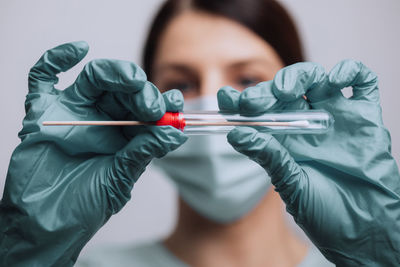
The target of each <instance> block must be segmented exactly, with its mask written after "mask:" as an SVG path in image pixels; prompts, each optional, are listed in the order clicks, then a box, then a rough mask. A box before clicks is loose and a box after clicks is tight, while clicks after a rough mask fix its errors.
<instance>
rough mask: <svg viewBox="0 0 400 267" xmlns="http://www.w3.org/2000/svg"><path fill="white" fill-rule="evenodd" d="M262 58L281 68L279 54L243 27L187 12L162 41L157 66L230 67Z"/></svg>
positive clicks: (204, 14) (227, 20)
mask: <svg viewBox="0 0 400 267" xmlns="http://www.w3.org/2000/svg"><path fill="white" fill-rule="evenodd" d="M248 58H259V59H265V60H269V61H271V63H272V64H274V63H276V64H280V59H279V57H278V55H277V54H276V52H275V50H274V49H273V48H272V47H271V46H270V45H269V44H268V43H267V42H265V41H264V40H263V39H261V38H260V37H259V36H257V35H256V34H255V33H253V32H252V31H250V30H249V29H248V28H246V27H245V26H242V25H241V24H239V23H237V22H235V21H233V20H230V19H227V18H224V17H222V16H216V15H212V14H208V13H205V12H201V11H185V12H183V13H182V14H180V15H178V16H177V17H175V18H174V19H172V21H171V22H170V23H169V25H168V26H167V28H166V30H165V32H164V33H163V35H162V37H161V38H160V43H159V44H158V50H157V53H156V57H155V63H156V64H157V63H176V62H179V63H182V62H185V63H188V64H203V63H207V64H230V63H231V62H235V61H242V60H246V59H248Z"/></svg>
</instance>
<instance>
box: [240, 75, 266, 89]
mask: <svg viewBox="0 0 400 267" xmlns="http://www.w3.org/2000/svg"><path fill="white" fill-rule="evenodd" d="M259 82H261V79H259V78H257V77H250V76H243V77H240V78H239V79H238V80H237V85H239V86H240V87H242V88H247V87H250V86H254V85H256V84H257V83H259Z"/></svg>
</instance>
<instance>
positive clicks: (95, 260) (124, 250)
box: [75, 242, 335, 267]
mask: <svg viewBox="0 0 400 267" xmlns="http://www.w3.org/2000/svg"><path fill="white" fill-rule="evenodd" d="M75 266H77V267H95V266H96V267H104V266H113V267H122V266H124V267H126V266H140V267H159V266H163V267H189V265H187V264H185V263H183V262H182V261H180V260H179V259H178V258H177V257H175V256H174V255H173V254H172V253H170V252H169V251H168V249H167V248H166V247H164V245H163V244H162V243H161V242H154V243H148V244H144V245H136V246H112V247H111V246H107V247H103V248H98V249H95V250H93V251H90V252H88V253H85V254H84V255H81V257H79V258H78V261H77V262H76V264H75ZM331 266H335V265H334V264H333V263H331V262H329V261H328V260H327V259H325V258H324V257H323V256H322V254H321V253H320V252H319V251H318V249H317V248H315V247H314V246H311V247H310V248H309V250H308V253H307V255H306V257H305V258H304V260H303V261H302V262H301V263H300V264H299V265H298V267H331Z"/></svg>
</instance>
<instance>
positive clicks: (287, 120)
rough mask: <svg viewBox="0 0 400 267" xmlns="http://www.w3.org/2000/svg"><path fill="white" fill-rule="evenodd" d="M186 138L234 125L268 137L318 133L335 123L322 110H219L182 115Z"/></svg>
mask: <svg viewBox="0 0 400 267" xmlns="http://www.w3.org/2000/svg"><path fill="white" fill-rule="evenodd" d="M181 116H182V117H183V120H184V122H185V126H184V128H183V132H184V133H185V134H188V135H207V134H225V133H228V132H229V131H231V130H232V129H233V128H234V127H237V126H251V127H255V128H257V130H258V131H260V132H268V133H271V134H321V133H325V132H327V131H328V130H329V128H330V127H331V126H332V124H333V123H334V119H333V117H332V116H331V115H330V114H329V113H328V112H326V111H324V110H304V111H274V112H267V113H263V114H260V115H257V116H246V115H241V114H232V113H223V112H218V111H185V112H184V113H181Z"/></svg>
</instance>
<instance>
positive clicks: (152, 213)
mask: <svg viewBox="0 0 400 267" xmlns="http://www.w3.org/2000/svg"><path fill="white" fill-rule="evenodd" d="M161 2H162V1H161V0H147V1H131V0H114V1H105V0H101V1H99V0H96V1H95V0H90V1H78V0H69V1H66V0H64V1H54V0H36V1H29V0H26V1H22V0H0V77H1V79H0V90H1V98H0V101H1V104H0V114H1V115H0V116H1V139H0V143H1V153H0V188H1V189H0V193H1V194H2V191H3V186H4V180H5V176H6V172H7V166H8V162H9V159H10V156H11V153H12V151H13V149H14V147H15V146H16V145H17V144H18V143H19V139H18V138H17V133H18V131H19V130H20V129H21V121H22V119H23V117H24V99H25V94H26V93H27V74H28V71H29V69H30V67H31V66H32V65H33V64H34V63H35V62H36V61H37V60H38V58H39V57H40V55H41V54H42V53H43V52H44V51H45V50H47V49H49V48H51V47H54V46H56V45H58V44H61V43H64V42H69V41H75V40H86V41H87V42H88V43H89V45H90V47H91V49H90V52H89V54H88V55H87V57H86V58H85V59H84V60H83V62H82V63H80V64H78V65H77V66H76V67H75V68H73V69H72V70H71V71H69V72H68V73H63V74H61V75H60V76H59V77H60V83H59V85H58V88H65V87H66V86H68V85H69V84H71V83H72V82H73V81H74V79H75V77H76V76H77V74H78V73H79V71H80V70H81V69H82V67H83V65H84V64H85V63H87V62H88V61H89V60H91V59H94V58H115V59H125V60H131V61H134V62H138V63H140V62H139V61H140V54H141V48H142V43H143V39H144V36H145V35H146V31H147V27H148V24H149V22H150V20H151V18H152V16H153V14H154V12H155V11H156V8H157V6H158V5H159V4H160V3H161ZM283 2H284V3H285V4H287V7H288V8H289V9H290V10H291V11H292V13H293V15H294V17H295V19H296V20H297V22H298V26H299V29H300V32H301V34H302V37H303V41H304V44H305V49H306V52H307V56H308V59H309V60H311V61H315V62H318V63H320V64H322V65H323V66H324V67H326V68H327V69H330V68H331V67H333V66H334V64H335V63H337V62H338V61H340V60H342V59H345V58H353V59H357V60H361V61H362V62H364V63H365V64H366V65H367V66H369V67H370V68H371V69H372V70H374V71H375V72H376V73H377V74H378V76H379V78H380V89H381V102H382V106H383V117H384V122H385V124H386V126H387V127H388V128H389V130H390V132H391V134H392V140H393V146H392V148H393V155H394V157H395V158H396V159H397V162H399V155H400V127H399V125H398V122H399V119H398V117H399V115H400V114H399V113H400V107H399V104H398V101H399V96H400V93H399V91H400V86H399V84H398V82H397V81H398V80H397V79H399V77H400V70H399V68H398V64H399V62H400V53H399V51H398V49H399V48H400V30H399V25H400V1H398V0H384V1H382V0H336V1H322V0H305V1H298V0H297V1H296V0H285V1H283ZM347 93H348V90H347ZM132 198H133V199H132V201H130V202H129V203H128V205H127V206H126V207H125V208H124V209H123V210H122V212H120V213H119V214H117V215H116V216H113V217H112V218H111V220H110V221H109V222H108V223H107V224H106V225H105V226H104V227H103V228H102V229H101V230H100V231H99V233H98V234H97V235H96V236H95V237H94V238H93V239H92V241H91V242H90V243H89V244H88V246H87V247H86V248H88V247H91V246H94V245H98V244H104V243H127V242H142V241H143V240H149V239H157V238H159V237H162V236H165V235H166V234H168V233H169V231H170V230H171V228H172V227H173V225H174V222H175V213H176V207H175V203H176V192H175V190H174V188H173V187H172V186H171V184H170V183H169V182H168V181H167V180H166V179H164V177H163V176H162V174H161V173H160V172H158V171H157V170H155V169H154V168H151V167H150V168H149V169H148V170H147V172H145V174H144V175H143V176H142V177H141V179H140V180H139V182H138V183H137V184H136V186H135V189H134V192H133V197H132Z"/></svg>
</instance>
